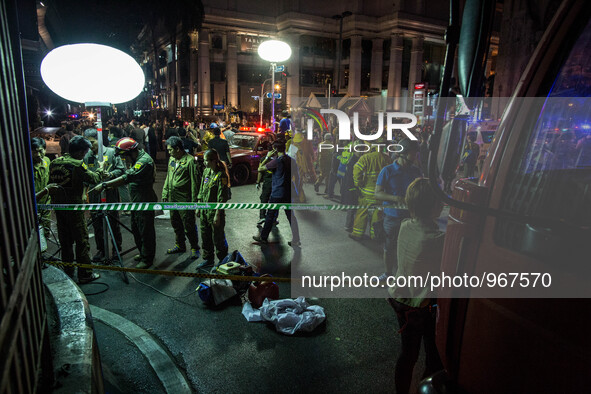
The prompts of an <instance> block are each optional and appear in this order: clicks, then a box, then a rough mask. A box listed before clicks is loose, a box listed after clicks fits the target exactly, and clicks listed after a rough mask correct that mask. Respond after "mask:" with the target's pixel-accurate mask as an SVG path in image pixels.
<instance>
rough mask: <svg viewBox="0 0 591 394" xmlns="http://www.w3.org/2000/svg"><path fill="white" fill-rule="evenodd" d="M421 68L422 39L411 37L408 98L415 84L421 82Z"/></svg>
mask: <svg viewBox="0 0 591 394" xmlns="http://www.w3.org/2000/svg"><path fill="white" fill-rule="evenodd" d="M422 66H423V37H413V38H412V47H411V50H410V70H409V73H408V92H409V97H410V96H411V95H412V92H413V90H414V87H415V83H418V82H421V78H422V73H421V70H422Z"/></svg>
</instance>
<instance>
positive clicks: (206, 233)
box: [197, 150, 230, 268]
mask: <svg viewBox="0 0 591 394" xmlns="http://www.w3.org/2000/svg"><path fill="white" fill-rule="evenodd" d="M203 159H204V160H205V167H206V168H205V171H204V172H203V176H202V178H201V188H200V189H199V195H198V197H197V201H199V202H205V203H207V202H210V203H216V202H227V201H228V200H229V199H230V175H229V174H228V168H227V167H226V164H225V163H224V162H223V161H221V160H220V157H219V155H218V153H217V152H216V151H215V150H208V151H207V152H205V154H204V155H203ZM198 215H199V212H198ZM200 218H201V223H200V226H199V227H200V228H201V237H202V238H203V241H202V247H201V250H202V252H203V260H204V261H203V262H202V263H201V264H199V265H198V266H197V268H204V267H207V266H212V265H214V262H215V261H214V248H215V254H216V256H217V258H218V260H223V259H224V257H226V255H227V254H228V243H227V242H226V234H225V232H224V226H225V224H226V218H225V214H224V211H223V210H222V209H207V210H204V211H203V212H201V213H200Z"/></svg>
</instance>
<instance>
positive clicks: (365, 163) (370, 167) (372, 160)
mask: <svg viewBox="0 0 591 394" xmlns="http://www.w3.org/2000/svg"><path fill="white" fill-rule="evenodd" d="M368 145H369V146H371V145H370V144H368ZM391 163H392V161H391V160H390V157H389V156H388V155H387V154H385V153H383V152H381V151H380V150H379V149H376V150H375V151H373V152H368V153H365V154H364V155H363V156H361V158H360V159H359V161H358V162H357V163H356V164H355V167H354V168H353V181H354V183H355V187H357V190H358V191H359V205H365V206H369V205H375V204H376V199H375V196H374V194H375V189H376V182H377V180H378V175H379V174H380V171H381V170H382V168H384V167H386V166H387V165H388V164H391ZM368 219H370V220H369V233H370V236H371V237H372V238H374V230H373V225H374V223H376V222H377V221H378V220H379V211H378V210H377V209H376V210H374V211H373V213H372V214H371V218H370V211H369V209H368V208H359V209H358V210H357V213H356V214H355V222H354V223H353V232H352V233H351V234H350V235H349V237H351V238H353V239H355V240H361V239H362V238H363V234H364V233H365V228H366V227H367V221H368Z"/></svg>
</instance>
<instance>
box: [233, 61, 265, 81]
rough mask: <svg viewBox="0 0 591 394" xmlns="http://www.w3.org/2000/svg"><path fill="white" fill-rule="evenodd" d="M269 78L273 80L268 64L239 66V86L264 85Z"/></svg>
mask: <svg viewBox="0 0 591 394" xmlns="http://www.w3.org/2000/svg"><path fill="white" fill-rule="evenodd" d="M267 78H271V74H270V73H269V65H268V64H265V65H262V64H261V65H246V64H245V65H242V64H241V65H239V66H238V83H239V84H262V83H263V81H264V80H265V79H267Z"/></svg>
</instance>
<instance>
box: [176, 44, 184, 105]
mask: <svg viewBox="0 0 591 394" xmlns="http://www.w3.org/2000/svg"><path fill="white" fill-rule="evenodd" d="M182 40H183V38H182V37H180V39H178V40H177V42H176V53H177V56H176V57H175V59H176V64H175V67H174V72H175V75H174V84H175V87H176V89H175V92H176V107H177V108H181V107H182V105H181V104H182V99H181V96H182V94H181V85H182V83H181V63H182V61H186V60H187V59H183V60H181V59H180V53H181V51H180V50H179V45H180V43H181V41H182Z"/></svg>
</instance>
